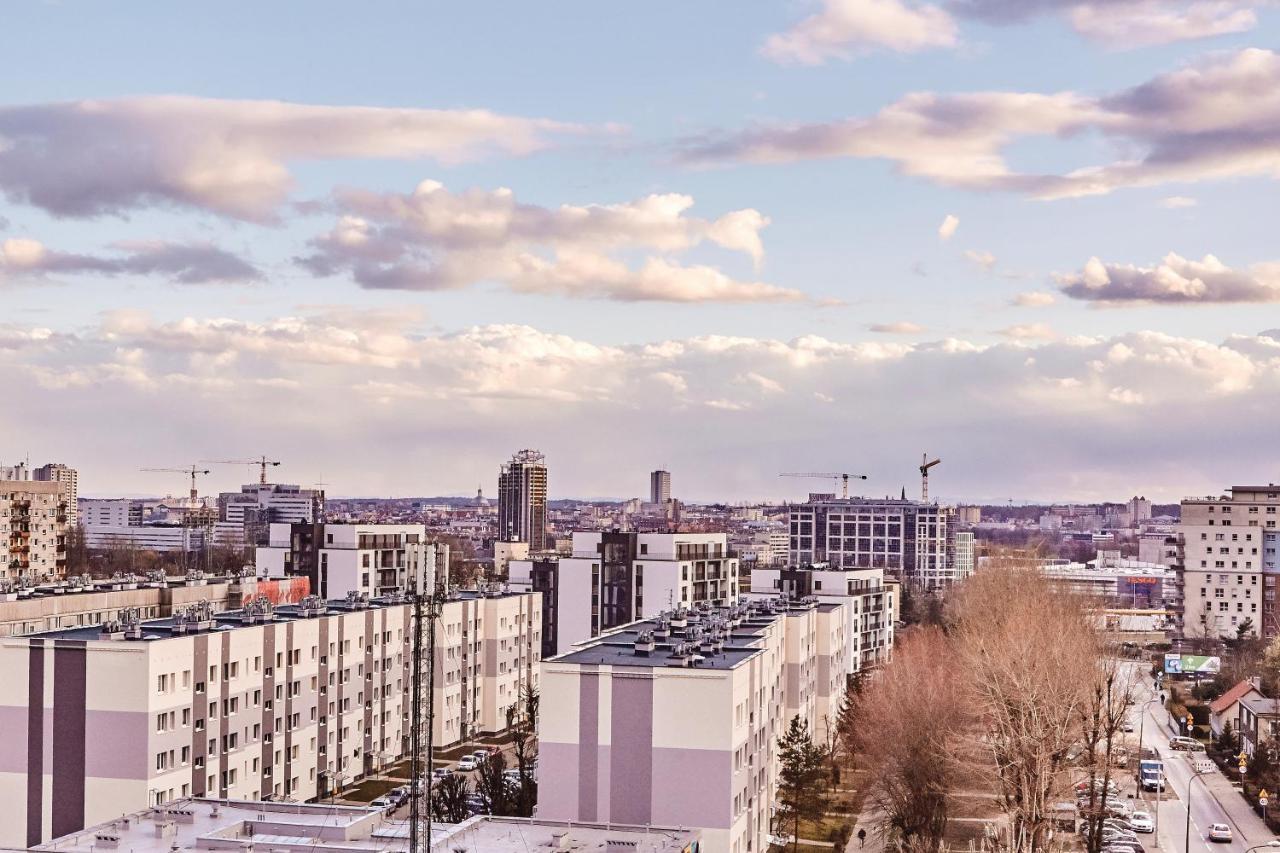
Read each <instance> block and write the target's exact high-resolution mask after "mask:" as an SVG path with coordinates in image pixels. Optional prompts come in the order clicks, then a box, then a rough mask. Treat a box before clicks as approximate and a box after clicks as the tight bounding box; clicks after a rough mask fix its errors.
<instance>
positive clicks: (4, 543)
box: [0, 480, 69, 581]
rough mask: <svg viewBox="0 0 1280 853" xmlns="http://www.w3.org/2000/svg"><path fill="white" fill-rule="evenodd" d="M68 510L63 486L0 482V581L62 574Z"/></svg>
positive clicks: (54, 577) (10, 481)
mask: <svg viewBox="0 0 1280 853" xmlns="http://www.w3.org/2000/svg"><path fill="white" fill-rule="evenodd" d="M68 507H69V503H68V499H67V486H66V484H65V483H62V482H57V481H53V482H49V481H46V482H40V481H36V480H0V581H6V580H7V581H17V580H18V579H19V578H29V579H32V580H35V579H43V578H50V579H56V578H60V577H62V576H64V575H65V574H66V571H67V522H68V518H69V516H68V515H67V512H68Z"/></svg>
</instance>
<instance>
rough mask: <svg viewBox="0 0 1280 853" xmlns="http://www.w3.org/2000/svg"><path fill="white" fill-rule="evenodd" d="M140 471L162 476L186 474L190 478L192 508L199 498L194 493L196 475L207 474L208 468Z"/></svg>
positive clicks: (145, 469) (144, 469) (147, 469)
mask: <svg viewBox="0 0 1280 853" xmlns="http://www.w3.org/2000/svg"><path fill="white" fill-rule="evenodd" d="M140 470H142V471H152V472H159V473H162V474H186V475H187V476H188V477H190V478H191V504H192V505H193V506H194V505H195V504H196V502H197V500H198V497H199V496H198V495H197V493H196V475H198V474H208V473H209V469H208V468H204V469H201V468H198V467H196V466H195V465H192V466H191V467H189V468H142V469H140Z"/></svg>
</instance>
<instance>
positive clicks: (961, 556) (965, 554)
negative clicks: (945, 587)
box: [955, 531, 978, 580]
mask: <svg viewBox="0 0 1280 853" xmlns="http://www.w3.org/2000/svg"><path fill="white" fill-rule="evenodd" d="M977 562H978V558H977V542H976V540H975V539H974V536H973V534H972V533H970V532H967V531H966V532H964V533H957V534H956V557H955V579H956V580H964V579H965V578H967V577H970V576H971V575H972V574H973V570H974V568H976V566H977Z"/></svg>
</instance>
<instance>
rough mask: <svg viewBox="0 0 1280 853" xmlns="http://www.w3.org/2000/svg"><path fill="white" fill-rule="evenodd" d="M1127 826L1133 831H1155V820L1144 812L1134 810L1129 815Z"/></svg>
mask: <svg viewBox="0 0 1280 853" xmlns="http://www.w3.org/2000/svg"><path fill="white" fill-rule="evenodd" d="M1129 828H1130V829H1132V830H1133V831H1134V832H1155V831H1156V822H1155V821H1154V820H1152V819H1151V815H1149V814H1147V813H1146V812H1134V813H1133V814H1131V815H1129Z"/></svg>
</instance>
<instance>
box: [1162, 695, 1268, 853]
mask: <svg viewBox="0 0 1280 853" xmlns="http://www.w3.org/2000/svg"><path fill="white" fill-rule="evenodd" d="M1162 710H1164V718H1165V719H1164V727H1165V728H1166V729H1168V731H1169V733H1170V734H1171V735H1177V734H1180V733H1181V729H1180V728H1179V727H1178V724H1177V723H1176V722H1174V719H1173V716H1172V715H1171V714H1170V713H1169V711H1168V709H1167V708H1164V709H1162ZM1205 791H1207V792H1208V793H1209V795H1210V796H1211V797H1213V799H1214V801H1215V802H1216V803H1217V804H1218V808H1220V809H1222V811H1223V813H1224V814H1226V816H1227V820H1228V821H1229V822H1230V823H1231V825H1232V827H1234V828H1235V831H1236V832H1237V833H1238V834H1239V835H1240V839H1241V840H1242V841H1243V842H1244V843H1245V846H1251V845H1254V844H1263V843H1265V842H1267V841H1270V840H1271V839H1273V838H1275V836H1274V835H1272V834H1271V830H1269V829H1267V825H1266V824H1265V823H1263V821H1262V818H1261V817H1259V816H1258V814H1257V813H1256V812H1255V811H1254V810H1253V808H1252V807H1251V806H1250V805H1249V803H1248V802H1247V801H1246V800H1245V798H1244V797H1243V796H1241V795H1240V791H1239V790H1238V789H1237V788H1236V787H1235V786H1234V785H1233V784H1232V782H1231V779H1229V778H1227V777H1226V776H1225V775H1223V773H1222V771H1221V770H1218V769H1217V768H1216V767H1215V768H1214V770H1213V771H1212V772H1209V773H1205V774H1204V775H1202V776H1201V777H1200V785H1199V788H1198V790H1196V791H1194V792H1193V796H1195V795H1200V796H1203V792H1205Z"/></svg>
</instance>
